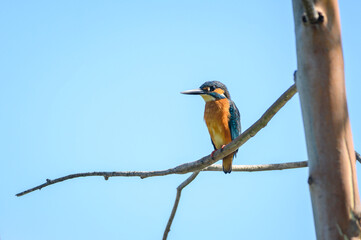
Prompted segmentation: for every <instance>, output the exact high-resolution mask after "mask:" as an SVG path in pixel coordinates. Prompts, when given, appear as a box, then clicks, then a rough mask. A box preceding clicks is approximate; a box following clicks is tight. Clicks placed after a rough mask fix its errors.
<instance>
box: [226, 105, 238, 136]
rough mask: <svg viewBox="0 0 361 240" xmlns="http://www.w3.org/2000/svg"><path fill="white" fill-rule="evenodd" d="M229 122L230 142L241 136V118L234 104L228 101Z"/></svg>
mask: <svg viewBox="0 0 361 240" xmlns="http://www.w3.org/2000/svg"><path fill="white" fill-rule="evenodd" d="M229 113H230V117H229V121H228V126H229V129H230V131H231V138H232V141H233V140H234V139H235V138H236V137H238V136H239V135H240V134H241V116H240V114H239V111H238V108H237V107H236V104H234V102H233V101H232V100H230V99H229Z"/></svg>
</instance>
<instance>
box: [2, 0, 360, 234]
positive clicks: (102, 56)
mask: <svg viewBox="0 0 361 240" xmlns="http://www.w3.org/2000/svg"><path fill="white" fill-rule="evenodd" d="M340 4H341V5H340V10H341V23H342V34H343V35H342V38H343V48H344V57H345V74H346V88H347V97H348V107H349V112H350V120H351V124H352V129H353V137H354V144H355V148H356V149H358V150H359V151H361V125H360V119H361V111H360V89H361V83H360V81H359V76H360V75H361V68H360V67H359V66H360V62H361V54H360V53H361V46H360V44H359V43H360V42H361V34H360V31H359V30H358V29H359V26H360V25H361V15H360V14H359V13H358V10H359V9H360V8H361V3H360V2H356V1H353V2H350V1H348V2H340ZM0 6H1V7H0V31H1V36H2V37H1V38H0V52H1V54H0V64H1V68H0V74H1V75H0V79H1V80H0V114H1V115H0V119H1V125H0V133H1V138H0V158H1V162H0V163H1V168H0V182H1V185H0V186H1V189H2V190H1V192H0V201H1V204H0V213H1V214H0V238H1V239H2V240H20V239H21V240H24V239H36V240H42V239H44V240H45V239H53V240H57V239H107V238H112V239H160V238H161V236H162V234H163V230H164V227H165V225H166V223H167V220H168V217H169V214H170V211H171V208H172V206H173V201H174V198H175V193H176V191H175V188H176V187H177V186H178V185H179V184H180V183H181V182H182V181H183V180H184V179H185V178H187V176H188V175H177V176H167V177H157V178H148V179H144V180H141V179H139V178H111V179H110V180H109V181H104V179H103V178H100V177H99V178H97V177H92V178H83V179H74V180H71V181H67V182H63V183H59V184H56V185H53V186H50V187H48V188H45V189H43V190H41V191H36V192H34V193H31V194H29V195H26V196H24V197H21V198H17V197H15V194H16V193H18V192H20V191H23V190H25V189H27V188H30V187H33V186H35V185H38V184H41V183H43V182H44V181H45V179H46V178H49V179H54V178H57V177H61V176H64V175H67V174H70V173H77V172H87V171H122V170H124V171H125V170H158V169H166V168H169V167H173V166H176V165H179V164H181V163H184V162H190V161H194V160H197V159H199V158H201V157H203V156H204V155H207V154H209V153H210V152H211V151H212V144H211V142H210V139H209V135H208V132H207V129H206V126H205V124H204V121H203V119H202V118H203V109H204V103H203V100H202V99H201V98H200V97H196V96H185V95H181V94H179V92H180V91H183V90H186V89H191V88H196V87H199V86H200V85H201V84H202V83H203V82H205V81H208V80H218V81H222V82H223V83H225V84H226V85H227V86H228V88H229V90H230V93H231V96H232V98H233V100H234V101H235V103H236V104H237V106H238V108H239V110H240V112H241V118H242V119H241V121H242V127H243V130H244V129H246V128H248V127H249V126H250V125H251V124H252V123H253V122H254V121H256V120H257V119H258V118H259V117H260V116H261V114H262V113H263V112H264V111H265V110H266V109H267V108H268V107H269V105H271V104H272V103H273V101H274V100H276V99H277V97H278V96H279V95H280V94H281V93H282V92H284V91H285V90H286V89H287V88H288V87H289V86H290V85H292V83H293V79H292V75H293V72H294V70H295V69H296V56H295V52H296V51H295V38H294V29H293V15H292V5H291V1H278V2H274V1H262V2H259V1H247V2H245V1H243V2H242V1H141V0H139V1H6V2H5V1H3V2H1V3H0ZM306 159H307V154H306V146H305V139H304V133H303V125H302V116H301V113H300V103H299V100H298V95H296V96H295V97H294V98H293V99H292V100H291V101H290V102H289V103H288V104H287V105H286V106H285V107H284V108H283V109H282V110H281V111H280V112H279V113H278V114H277V115H276V116H275V118H274V119H273V120H272V121H271V122H270V123H269V124H268V126H267V127H266V128H265V129H263V130H262V131H261V132H260V133H259V134H258V135H256V137H254V138H252V139H251V140H250V141H248V142H247V143H246V144H245V145H243V146H242V148H241V149H240V150H239V153H238V156H237V158H236V159H235V162H234V163H235V164H262V163H276V162H287V161H303V160H306ZM358 167H359V166H358ZM358 178H359V182H360V181H361V175H360V174H358ZM306 180H307V169H297V170H285V171H273V172H256V173H232V174H230V175H225V174H223V173H222V172H207V173H201V174H200V175H199V176H198V177H197V179H196V180H195V181H194V182H193V183H192V184H191V185H189V186H188V187H187V188H186V189H185V190H184V191H183V194H182V199H181V203H180V205H179V208H178V212H177V214H176V217H175V219H174V222H173V226H172V229H171V232H170V233H169V239H172V240H173V239H174V240H175V239H278V240H282V239H290V238H291V237H292V239H302V240H303V239H315V232H314V227H313V217H312V208H311V204H310V197H309V192H308V186H307V183H306V182H307V181H306Z"/></svg>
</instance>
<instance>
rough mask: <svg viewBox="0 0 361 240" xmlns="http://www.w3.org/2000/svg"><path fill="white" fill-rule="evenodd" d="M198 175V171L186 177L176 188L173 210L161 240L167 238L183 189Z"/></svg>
mask: <svg viewBox="0 0 361 240" xmlns="http://www.w3.org/2000/svg"><path fill="white" fill-rule="evenodd" d="M198 174H199V171H197V172H194V173H193V174H192V175H191V176H190V177H188V178H187V179H186V180H185V181H184V182H182V183H181V184H180V185H179V186H178V187H177V195H176V197H175V201H174V205H173V209H172V212H171V214H170V216H169V220H168V223H167V226H166V227H165V230H164V234H163V240H166V239H167V237H168V233H169V231H170V226H171V225H172V222H173V219H174V216H175V213H176V212H177V208H178V204H179V200H180V197H181V193H182V190H183V188H185V187H186V186H187V185H188V184H190V183H191V182H192V181H193V180H194V179H195V178H196V177H197V176H198Z"/></svg>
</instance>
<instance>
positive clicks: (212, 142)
mask: <svg viewBox="0 0 361 240" xmlns="http://www.w3.org/2000/svg"><path fill="white" fill-rule="evenodd" d="M211 142H212V145H213V147H214V150H216V149H217V148H216V145H214V142H213V140H212V138H211Z"/></svg>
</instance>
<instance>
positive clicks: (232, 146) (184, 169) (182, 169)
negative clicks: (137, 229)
mask: <svg viewBox="0 0 361 240" xmlns="http://www.w3.org/2000/svg"><path fill="white" fill-rule="evenodd" d="M296 92H297V89H296V85H295V84H293V85H292V86H291V87H290V88H289V89H287V91H286V92H284V93H283V94H282V95H281V96H280V97H279V98H278V99H277V100H276V102H274V103H273V104H272V106H271V107H269V108H268V109H267V111H266V112H265V113H264V114H263V115H262V116H261V118H260V119H258V120H257V121H256V122H255V123H254V124H253V125H252V126H251V127H249V128H248V129H247V130H246V131H244V132H243V133H242V134H241V135H240V136H238V137H237V138H236V139H234V140H233V141H232V142H230V143H229V144H227V145H226V146H225V147H224V148H223V149H222V151H220V150H218V151H216V152H215V153H214V154H213V157H212V156H211V155H207V156H205V157H203V158H201V159H199V160H197V161H194V162H188V163H184V164H181V165H179V166H176V167H174V168H169V169H167V170H160V171H149V172H145V171H137V172H135V171H133V172H130V171H127V172H91V173H76V174H70V175H68V176H65V177H61V178H57V179H54V180H50V179H47V180H46V182H45V183H43V184H41V185H39V186H36V187H34V188H31V189H28V190H26V191H23V192H21V193H18V194H16V196H18V197H20V196H23V195H25V194H27V193H30V192H33V191H35V190H40V189H42V188H44V187H47V186H49V185H52V184H55V183H58V182H62V181H65V180H69V179H73V178H78V177H89V176H103V177H104V178H105V179H106V180H107V179H108V178H109V177H141V178H147V177H154V176H165V175H169V174H185V173H188V172H196V171H200V170H202V169H203V168H205V167H208V166H210V165H212V164H213V163H215V162H217V161H218V160H220V159H223V158H224V157H226V156H228V155H229V154H231V153H233V152H234V151H236V150H237V149H238V148H239V147H240V146H242V145H243V144H244V143H245V142H247V141H248V140H249V139H250V138H251V137H253V136H255V135H256V134H257V133H258V132H259V131H260V130H261V129H262V128H264V127H265V126H266V125H267V123H268V122H269V121H270V120H271V119H272V118H273V117H274V115H275V114H276V113H277V112H278V111H279V110H280V109H281V108H282V107H283V106H284V105H285V104H286V103H287V102H288V101H289V100H290V99H291V98H292V97H293V96H294V95H295V93H296Z"/></svg>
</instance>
